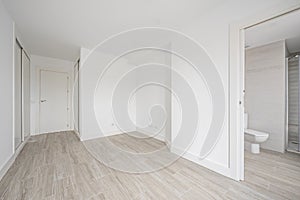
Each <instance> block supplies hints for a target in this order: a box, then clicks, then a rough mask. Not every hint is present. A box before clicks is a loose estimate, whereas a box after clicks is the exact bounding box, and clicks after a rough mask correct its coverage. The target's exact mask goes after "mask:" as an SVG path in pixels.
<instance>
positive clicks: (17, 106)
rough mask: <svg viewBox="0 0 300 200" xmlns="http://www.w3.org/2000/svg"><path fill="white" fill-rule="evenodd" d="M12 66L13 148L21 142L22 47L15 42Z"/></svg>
mask: <svg viewBox="0 0 300 200" xmlns="http://www.w3.org/2000/svg"><path fill="white" fill-rule="evenodd" d="M14 57H15V64H14V65H15V66H14V67H15V68H14V139H15V149H17V148H18V147H19V145H20V144H21V143H22V141H23V138H22V48H21V45H20V44H19V42H18V41H16V43H15V55H14Z"/></svg>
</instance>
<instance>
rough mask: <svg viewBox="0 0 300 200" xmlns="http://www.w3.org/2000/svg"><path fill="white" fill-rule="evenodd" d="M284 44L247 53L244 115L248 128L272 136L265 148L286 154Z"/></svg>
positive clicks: (273, 44)
mask: <svg viewBox="0 0 300 200" xmlns="http://www.w3.org/2000/svg"><path fill="white" fill-rule="evenodd" d="M285 51H286V47H285V42H284V41H279V42H275V43H271V44H268V45H264V46H260V47H255V48H251V49H248V50H246V65H245V66H246V70H245V87H246V94H245V112H246V113H248V128H250V129H255V130H260V131H264V132H267V133H269V139H268V140H267V141H266V142H265V143H263V144H261V147H262V148H265V149H270V150H274V151H279V152H284V150H285V55H286V52H285Z"/></svg>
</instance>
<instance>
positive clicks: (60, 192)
mask: <svg viewBox="0 0 300 200" xmlns="http://www.w3.org/2000/svg"><path fill="white" fill-rule="evenodd" d="M112 141H114V143H115V144H117V145H121V146H123V147H124V146H125V147H126V148H128V149H129V150H132V151H148V150H151V149H153V148H157V147H160V146H163V145H164V144H163V143H161V142H159V141H157V140H155V139H148V140H147V141H146V142H141V141H138V142H137V141H135V140H132V139H129V138H127V137H126V135H119V136H113V138H112ZM126 141H127V142H126ZM245 179H246V181H244V182H236V181H233V180H231V179H229V178H226V177H223V176H221V175H219V174H216V173H214V172H212V171H210V170H208V169H205V168H203V167H201V166H198V165H196V164H194V163H192V162H190V161H187V160H185V159H182V158H180V159H179V160H177V161H176V162H175V163H174V164H172V165H170V166H169V167H166V168H164V169H162V170H159V171H156V172H153V173H146V174H129V173H124V172H119V171H116V170H113V169H110V168H108V167H106V166H105V165H103V164H101V163H100V162H98V161H96V160H95V159H94V158H93V157H92V156H91V155H90V154H89V153H88V152H87V150H86V149H85V147H84V145H83V144H82V142H80V141H79V140H78V139H77V137H76V136H75V134H74V133H73V132H60V133H55V134H46V135H39V136H35V137H33V138H31V139H30V142H28V143H27V144H26V145H25V147H24V149H23V150H22V152H21V153H20V154H19V156H18V157H17V159H16V161H15V163H14V164H13V166H12V167H11V168H10V169H9V171H8V173H7V174H6V175H5V176H4V178H3V179H2V180H1V182H0V199H10V200H15V199H38V200H41V199H113V200H116V199H155V200H156V199H239V200H240V199H295V200H296V199H300V156H299V155H296V154H291V153H286V154H278V153H273V152H267V151H263V152H262V153H261V154H260V155H252V154H249V153H248V152H246V153H245Z"/></svg>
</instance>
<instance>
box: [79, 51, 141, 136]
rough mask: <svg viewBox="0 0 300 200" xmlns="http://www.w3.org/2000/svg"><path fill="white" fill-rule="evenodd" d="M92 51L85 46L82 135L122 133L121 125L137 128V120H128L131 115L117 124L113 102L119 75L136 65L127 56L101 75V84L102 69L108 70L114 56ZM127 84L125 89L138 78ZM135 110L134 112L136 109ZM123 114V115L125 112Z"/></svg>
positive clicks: (82, 68) (80, 89) (83, 57)
mask: <svg viewBox="0 0 300 200" xmlns="http://www.w3.org/2000/svg"><path fill="white" fill-rule="evenodd" d="M89 52H90V50H88V49H85V48H81V55H80V60H81V62H80V72H79V79H80V81H79V95H80V99H79V104H80V108H79V113H80V120H79V122H80V125H79V129H80V130H79V131H80V135H81V139H82V140H88V139H93V138H98V137H103V136H109V135H113V134H118V133H121V130H120V129H122V130H125V131H127V132H131V131H135V126H134V125H133V123H130V122H129V121H127V120H128V118H126V117H124V118H123V119H124V120H120V122H121V123H122V124H119V125H117V124H116V121H115V120H114V118H113V115H112V114H113V113H112V106H111V102H112V95H113V94H114V92H113V89H114V87H116V84H117V83H118V79H119V78H120V77H122V74H123V73H125V72H127V71H128V70H130V69H131V68H132V67H133V66H132V65H130V64H129V63H128V62H127V60H124V59H119V61H118V62H116V63H114V64H113V65H112V67H111V68H110V69H109V71H108V72H107V73H105V75H104V76H103V78H102V79H101V81H102V82H101V84H99V85H98V84H97V83H98V79H99V78H100V75H101V73H102V72H104V69H105V67H106V64H107V63H108V61H110V60H111V59H113V58H114V56H112V55H109V54H105V53H102V52H93V53H92V54H91V55H89V56H87V55H88V54H89ZM87 58H88V59H87ZM124 85H125V88H123V89H125V90H126V89H130V88H132V87H134V86H135V79H132V80H131V81H128V82H126V83H125V84H124ZM98 86H99V87H98ZM125 93H126V92H125ZM121 95H122V94H121ZM95 102H96V103H95ZM121 102H123V101H122V96H121V99H120V103H121ZM131 111H132V112H134V110H133V109H132V110H131ZM118 113H119V112H118ZM119 114H122V113H119ZM124 114H127V110H126V111H124ZM132 115H135V113H132ZM120 117H121V118H122V116H120ZM99 124H100V126H99ZM118 126H119V127H118Z"/></svg>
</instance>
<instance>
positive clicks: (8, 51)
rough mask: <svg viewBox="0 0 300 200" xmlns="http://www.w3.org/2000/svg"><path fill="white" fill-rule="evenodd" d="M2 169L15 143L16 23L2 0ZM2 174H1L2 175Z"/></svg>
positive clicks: (0, 57)
mask: <svg viewBox="0 0 300 200" xmlns="http://www.w3.org/2000/svg"><path fill="white" fill-rule="evenodd" d="M0 32H1V34H0V44H1V45H0V91H1V98H0V110H1V112H0V123H1V136H0V137H1V138H0V152H1V153H0V171H1V169H2V168H3V167H4V165H5V164H6V163H7V162H8V160H9V159H10V158H11V157H12V155H13V153H14V145H13V137H14V135H13V68H14V66H13V59H14V57H13V51H14V50H13V46H14V24H13V20H12V19H11V18H10V16H9V15H8V13H7V11H6V10H5V8H4V6H3V3H2V1H0ZM1 175H2V174H0V177H1Z"/></svg>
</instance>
